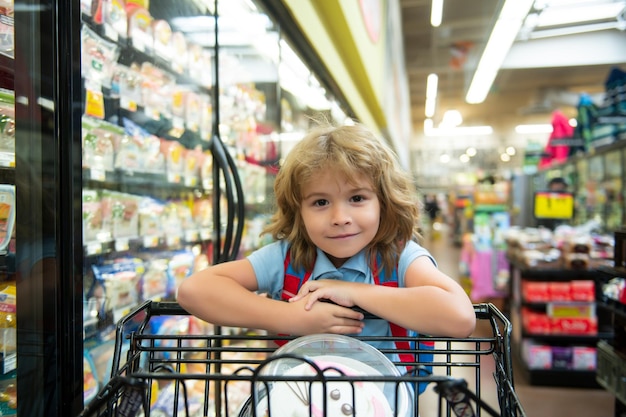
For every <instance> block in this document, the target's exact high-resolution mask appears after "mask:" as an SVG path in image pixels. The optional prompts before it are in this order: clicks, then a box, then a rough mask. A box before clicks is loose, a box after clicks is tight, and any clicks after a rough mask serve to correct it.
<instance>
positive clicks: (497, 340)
mask: <svg viewBox="0 0 626 417" xmlns="http://www.w3.org/2000/svg"><path fill="white" fill-rule="evenodd" d="M474 310H475V312H476V317H477V324H478V325H477V328H486V329H488V330H486V331H485V333H487V334H486V335H485V336H472V337H469V338H463V339H458V338H449V337H405V338H397V337H384V338H376V337H357V338H356V339H358V340H360V341H362V342H367V343H374V342H376V341H381V340H383V341H389V340H392V341H394V342H397V341H401V342H408V346H411V348H409V349H406V350H404V351H399V350H398V349H397V348H395V349H392V350H388V351H385V350H384V349H381V350H380V352H381V353H383V354H393V353H396V354H400V353H402V354H410V355H412V358H413V359H414V360H413V362H411V363H407V362H406V361H402V362H394V363H395V365H396V366H397V367H398V369H403V370H404V371H403V372H402V373H398V375H383V374H380V373H372V374H371V375H370V374H367V373H360V374H359V375H356V376H355V375H348V374H346V373H343V372H341V370H336V369H335V370H336V371H337V372H328V370H327V369H321V368H320V367H317V366H316V364H315V363H314V362H313V361H311V360H310V359H309V358H307V357H304V356H298V355H292V354H281V355H272V354H273V352H274V351H275V350H276V341H277V339H284V340H290V338H289V337H286V336H276V335H269V334H264V333H263V332H258V331H249V330H244V329H236V330H234V329H232V328H219V327H217V328H215V331H214V334H208V335H207V334H204V335H200V334H189V333H188V332H187V331H186V330H183V331H182V332H181V333H185V334H168V335H164V334H154V332H152V331H151V329H152V328H153V327H152V326H151V324H150V323H151V321H154V320H163V318H164V317H171V318H179V319H181V320H184V319H185V318H191V317H192V316H189V314H188V313H187V312H186V311H185V310H184V309H182V308H181V307H180V306H179V305H178V304H177V303H174V302H154V301H147V302H145V303H143V304H142V305H140V306H138V307H137V308H136V309H135V310H133V311H132V312H130V313H129V314H127V315H126V316H125V317H123V318H122V319H121V320H120V321H119V323H118V324H117V330H116V344H115V351H114V353H113V359H112V369H111V377H110V380H109V381H108V382H107V383H106V385H105V386H104V387H103V388H102V389H101V390H100V392H99V393H98V394H97V396H96V397H95V398H94V399H93V400H92V401H91V402H90V403H89V404H88V405H87V407H86V408H85V409H84V410H83V412H82V413H81V414H80V417H117V416H120V417H133V416H146V417H148V416H152V417H162V416H173V417H177V416H185V417H190V416H194V417H195V416H215V417H221V416H225V417H231V416H236V417H257V416H258V417H272V416H276V417H279V416H281V406H280V405H279V406H276V405H275V404H276V402H273V401H271V400H270V398H269V397H270V396H271V395H272V392H273V391H272V386H276V384H299V385H300V386H302V387H305V388H304V389H302V390H301V392H300V394H301V395H305V396H306V395H308V396H309V397H308V398H309V399H310V398H311V395H314V394H312V391H313V389H312V388H311V387H314V386H321V389H322V390H323V395H322V403H321V404H316V405H314V404H310V403H309V404H308V407H307V409H308V413H305V414H304V415H308V416H311V417H314V416H324V417H331V416H335V415H347V416H349V415H354V416H356V417H366V415H367V413H364V412H363V411H362V410H361V412H360V413H359V412H358V410H359V407H360V404H361V403H362V402H361V401H359V400H358V399H357V400H355V396H354V394H353V395H352V398H351V400H347V401H345V402H346V404H344V405H345V406H346V407H347V409H346V408H343V409H342V411H341V412H339V413H338V414H337V413H331V412H328V411H327V410H328V409H329V408H328V407H329V406H328V404H327V398H329V396H330V393H329V392H327V391H326V385H327V384H328V385H331V384H338V383H342V384H349V386H350V387H351V390H352V392H353V393H354V392H355V386H362V385H359V384H365V383H372V384H387V385H386V386H387V387H388V386H389V384H391V386H392V387H393V388H392V389H391V391H390V390H389V389H387V388H385V392H386V394H385V395H387V397H389V395H388V394H389V392H391V398H390V399H389V403H390V404H391V407H390V409H391V410H392V412H391V414H389V413H383V415H393V416H394V417H396V416H398V417H406V416H413V417H415V416H419V417H428V416H430V415H436V416H444V415H445V416H458V417H461V416H463V417H466V416H467V417H470V416H478V417H479V416H487V415H490V416H506V417H524V416H525V413H524V410H523V408H522V405H521V404H520V401H519V399H518V397H517V394H516V392H515V389H514V381H513V364H512V357H511V344H510V338H511V323H510V322H509V320H508V319H507V318H506V317H505V316H504V315H503V314H502V313H501V312H500V311H499V310H498V309H497V308H496V307H495V306H494V305H493V304H488V303H483V304H475V305H474ZM399 339H402V340H399ZM419 342H434V348H433V347H432V344H431V347H430V348H428V349H426V348H424V343H419ZM404 345H407V344H406V343H405V344H404ZM428 355H431V356H430V357H429V360H428V362H424V360H423V358H424V357H427V356H428ZM405 359H406V358H405ZM278 360H292V361H293V360H296V361H302V362H303V363H307V364H308V365H309V366H310V367H311V369H314V372H313V373H312V374H311V373H307V376H303V375H302V376H294V375H277V374H268V373H267V372H264V370H265V369H267V368H268V367H272V366H273V364H274V363H275V361H278ZM424 384H428V386H429V387H431V386H432V389H427V390H426V392H424V393H423V394H420V395H417V394H415V393H417V392H418V391H419V387H421V386H423V385H424ZM307 387H308V388H307ZM407 387H408V390H407V389H406V388H407ZM494 387H495V388H494ZM292 390H293V388H292ZM294 392H295V391H294ZM401 392H403V393H404V394H406V393H407V392H408V393H409V394H410V395H409V396H408V398H409V399H410V402H411V403H410V404H409V407H408V412H407V409H406V407H405V408H403V407H402V404H400V402H401V401H406V398H407V397H406V395H405V397H403V398H400V394H399V393H401ZM328 401H330V400H328ZM357 403H359V404H357ZM259 404H262V405H263V406H260V405H259ZM272 404H274V405H273V406H272ZM355 410H356V412H355ZM363 414H366V415H363ZM369 415H373V416H379V415H381V412H380V410H378V412H373V413H370V414H369Z"/></svg>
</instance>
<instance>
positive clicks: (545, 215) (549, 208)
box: [534, 191, 574, 219]
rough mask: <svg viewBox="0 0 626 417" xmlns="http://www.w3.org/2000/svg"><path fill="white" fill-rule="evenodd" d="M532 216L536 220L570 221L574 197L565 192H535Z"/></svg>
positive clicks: (572, 213)
mask: <svg viewBox="0 0 626 417" xmlns="http://www.w3.org/2000/svg"><path fill="white" fill-rule="evenodd" d="M534 214H535V218H537V219H571V218H572V217H573V215H574V196H573V194H572V193H566V192H553V191H540V192H537V193H535V203H534Z"/></svg>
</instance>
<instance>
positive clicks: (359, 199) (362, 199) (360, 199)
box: [350, 195, 365, 203]
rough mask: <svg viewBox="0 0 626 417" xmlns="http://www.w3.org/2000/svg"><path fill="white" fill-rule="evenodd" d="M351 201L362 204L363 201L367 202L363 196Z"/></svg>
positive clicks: (357, 196)
mask: <svg viewBox="0 0 626 417" xmlns="http://www.w3.org/2000/svg"><path fill="white" fill-rule="evenodd" d="M350 200H351V201H353V202H355V203H360V202H362V201H365V197H364V196H362V195H355V196H353V197H352V198H351V199H350Z"/></svg>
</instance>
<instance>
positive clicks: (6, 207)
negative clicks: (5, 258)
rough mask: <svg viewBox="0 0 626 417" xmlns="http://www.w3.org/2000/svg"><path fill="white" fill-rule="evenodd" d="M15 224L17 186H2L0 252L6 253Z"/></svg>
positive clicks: (0, 191)
mask: <svg viewBox="0 0 626 417" xmlns="http://www.w3.org/2000/svg"><path fill="white" fill-rule="evenodd" d="M14 223H15V186H14V185H12V184H0V251H6V250H7V247H8V246H9V242H10V241H11V236H12V234H13V225H14Z"/></svg>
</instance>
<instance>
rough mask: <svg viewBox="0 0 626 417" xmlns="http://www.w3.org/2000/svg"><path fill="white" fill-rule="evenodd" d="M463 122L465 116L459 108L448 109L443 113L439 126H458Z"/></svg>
mask: <svg viewBox="0 0 626 417" xmlns="http://www.w3.org/2000/svg"><path fill="white" fill-rule="evenodd" d="M461 123H463V116H461V112H460V111H458V110H448V111H446V112H445V113H444V114H443V119H442V121H441V123H440V124H439V127H457V126H460V125H461Z"/></svg>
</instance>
